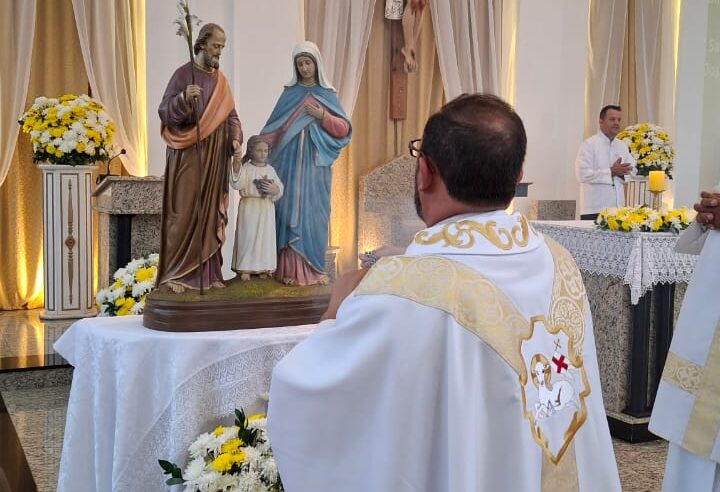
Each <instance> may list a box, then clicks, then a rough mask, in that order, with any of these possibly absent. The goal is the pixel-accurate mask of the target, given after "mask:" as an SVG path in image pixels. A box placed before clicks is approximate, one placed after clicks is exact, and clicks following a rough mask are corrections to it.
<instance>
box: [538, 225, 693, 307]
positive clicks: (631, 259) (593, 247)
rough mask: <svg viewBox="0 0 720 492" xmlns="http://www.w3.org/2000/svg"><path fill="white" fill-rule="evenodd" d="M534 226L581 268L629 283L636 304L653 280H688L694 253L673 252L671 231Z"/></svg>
mask: <svg viewBox="0 0 720 492" xmlns="http://www.w3.org/2000/svg"><path fill="white" fill-rule="evenodd" d="M533 227H535V229H536V230H537V231H539V232H541V233H543V234H546V235H547V236H549V237H551V238H553V239H554V240H555V241H557V242H558V243H559V244H561V245H562V246H563V247H565V249H567V250H568V251H570V253H571V254H572V256H573V258H574V259H575V263H577V266H578V267H579V268H580V270H581V271H583V272H587V273H593V274H597V275H604V276H606V277H617V278H621V279H623V283H625V284H626V285H628V286H629V287H630V302H631V303H632V304H637V303H638V301H639V300H640V297H642V295H643V294H645V293H646V292H648V291H650V290H652V288H653V286H654V285H656V284H669V283H678V282H688V281H689V280H690V277H691V276H692V272H693V269H694V267H695V261H696V260H697V257H696V256H694V255H687V254H682V253H676V252H675V251H674V249H675V243H676V242H677V239H678V236H677V235H676V234H672V233H644V232H615V231H599V230H596V229H589V228H582V227H571V226H562V225H557V224H543V223H537V222H536V223H533Z"/></svg>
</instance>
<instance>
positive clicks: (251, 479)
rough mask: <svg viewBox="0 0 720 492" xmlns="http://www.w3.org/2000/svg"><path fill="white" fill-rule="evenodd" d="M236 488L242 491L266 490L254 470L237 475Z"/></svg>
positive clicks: (257, 491) (255, 491) (256, 491)
mask: <svg viewBox="0 0 720 492" xmlns="http://www.w3.org/2000/svg"><path fill="white" fill-rule="evenodd" d="M238 477H239V479H238V490H241V491H242V492H259V491H264V490H267V488H266V487H265V486H264V485H263V483H262V482H261V481H260V474H259V473H257V472H254V471H252V470H251V471H249V472H247V473H243V474H242V475H238Z"/></svg>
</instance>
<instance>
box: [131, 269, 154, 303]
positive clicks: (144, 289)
mask: <svg viewBox="0 0 720 492" xmlns="http://www.w3.org/2000/svg"><path fill="white" fill-rule="evenodd" d="M156 276H157V272H156V275H154V276H153V278H152V279H151V280H145V281H143V282H138V283H136V284H135V285H133V287H132V295H133V297H141V296H143V295H145V294H146V293H148V292H150V291H151V290H152V289H153V287H155V277H156Z"/></svg>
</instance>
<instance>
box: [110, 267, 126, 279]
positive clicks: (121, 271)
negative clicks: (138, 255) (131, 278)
mask: <svg viewBox="0 0 720 492" xmlns="http://www.w3.org/2000/svg"><path fill="white" fill-rule="evenodd" d="M125 274H127V270H126V269H125V268H124V267H123V268H118V269H117V270H116V271H115V273H113V278H114V279H115V280H117V279H119V278H120V277H122V276H124V275H125Z"/></svg>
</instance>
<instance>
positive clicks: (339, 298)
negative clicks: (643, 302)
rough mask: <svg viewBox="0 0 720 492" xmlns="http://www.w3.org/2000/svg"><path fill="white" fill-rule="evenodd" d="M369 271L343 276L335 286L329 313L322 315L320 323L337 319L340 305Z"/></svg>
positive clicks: (359, 271)
mask: <svg viewBox="0 0 720 492" xmlns="http://www.w3.org/2000/svg"><path fill="white" fill-rule="evenodd" d="M368 271H369V270H365V269H362V270H356V271H354V272H352V273H348V274H347V275H343V276H342V277H340V278H339V279H337V281H336V282H335V285H333V289H332V294H331V295H330V303H328V308H327V311H325V313H324V314H323V315H322V317H321V318H320V321H323V320H326V319H335V317H336V316H337V311H338V308H339V307H340V304H342V302H343V301H344V300H345V298H346V297H347V296H349V295H350V294H351V293H352V291H353V290H355V287H357V286H358V284H359V283H360V281H361V280H362V279H363V278H364V277H365V274H366V273H367V272H368Z"/></svg>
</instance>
